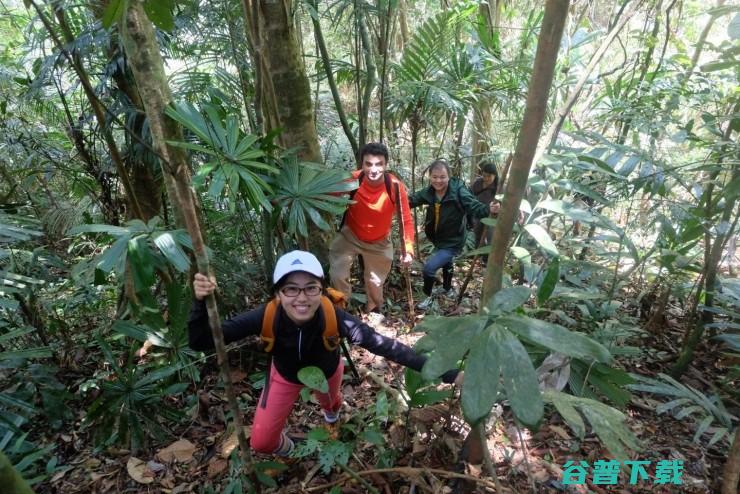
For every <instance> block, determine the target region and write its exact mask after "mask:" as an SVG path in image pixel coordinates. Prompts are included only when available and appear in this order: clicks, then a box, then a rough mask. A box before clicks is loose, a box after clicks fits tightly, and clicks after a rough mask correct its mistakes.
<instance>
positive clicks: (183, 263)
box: [153, 232, 190, 273]
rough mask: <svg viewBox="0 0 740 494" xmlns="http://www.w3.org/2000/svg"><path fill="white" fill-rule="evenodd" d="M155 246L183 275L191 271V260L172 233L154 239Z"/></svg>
mask: <svg viewBox="0 0 740 494" xmlns="http://www.w3.org/2000/svg"><path fill="white" fill-rule="evenodd" d="M153 240H154V245H156V246H157V248H158V249H159V251H160V252H161V253H162V255H163V256H164V257H165V258H166V259H167V260H168V261H169V262H170V264H172V266H173V267H174V268H175V269H176V270H178V271H179V272H181V273H184V272H186V271H187V270H188V269H190V258H189V257H188V256H187V254H185V251H184V250H182V247H181V246H180V244H178V243H177V241H176V237H175V236H174V235H173V234H172V233H171V232H163V233H161V234H159V235H156V236H155V237H153Z"/></svg>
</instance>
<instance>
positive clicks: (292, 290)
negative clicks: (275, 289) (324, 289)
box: [280, 285, 321, 298]
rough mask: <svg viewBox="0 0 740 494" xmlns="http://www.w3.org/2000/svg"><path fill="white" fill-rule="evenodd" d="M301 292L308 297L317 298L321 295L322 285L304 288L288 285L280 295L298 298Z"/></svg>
mask: <svg viewBox="0 0 740 494" xmlns="http://www.w3.org/2000/svg"><path fill="white" fill-rule="evenodd" d="M301 292H303V293H305V294H306V296H307V297H315V296H316V295H319V294H320V293H321V285H308V286H304V287H303V288H301V287H298V286H295V285H288V286H284V287H282V288H281V289H280V293H282V294H283V295H285V296H286V297H291V298H292V297H297V296H298V295H300V293H301Z"/></svg>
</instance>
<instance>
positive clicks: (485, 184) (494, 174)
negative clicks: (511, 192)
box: [470, 161, 498, 263]
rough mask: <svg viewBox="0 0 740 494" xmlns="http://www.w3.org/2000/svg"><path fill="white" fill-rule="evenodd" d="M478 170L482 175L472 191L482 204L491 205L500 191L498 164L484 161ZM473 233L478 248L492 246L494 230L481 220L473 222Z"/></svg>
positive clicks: (472, 186)
mask: <svg viewBox="0 0 740 494" xmlns="http://www.w3.org/2000/svg"><path fill="white" fill-rule="evenodd" d="M478 168H479V169H480V172H481V174H480V176H479V177H476V179H475V180H474V181H473V184H472V185H471V186H470V190H471V192H473V195H475V198H476V199H478V200H479V201H480V202H482V203H483V204H491V203H492V202H493V201H494V200H495V199H496V190H497V189H498V170H497V169H496V164H495V163H492V162H491V161H484V162H483V163H481V164H480V166H479V167H478ZM483 230H485V232H486V234H485V237H484V236H483ZM473 233H474V235H475V245H476V247H482V246H484V245H490V244H491V238H492V237H493V228H491V227H486V225H484V224H483V223H481V222H480V220H479V219H475V220H474V221H473ZM483 259H484V261H483V262H484V263H485V261H486V257H485V256H483Z"/></svg>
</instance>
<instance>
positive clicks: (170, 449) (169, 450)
mask: <svg viewBox="0 0 740 494" xmlns="http://www.w3.org/2000/svg"><path fill="white" fill-rule="evenodd" d="M196 449H197V448H196V447H195V444H193V443H191V442H190V441H188V440H187V439H179V440H177V441H175V442H174V443H172V444H170V445H169V446H167V447H166V448H164V449H160V450H159V451H158V452H157V455H156V456H157V458H159V459H160V460H161V461H163V462H165V463H167V462H170V461H180V462H188V461H190V460H192V459H193V453H195V450H196Z"/></svg>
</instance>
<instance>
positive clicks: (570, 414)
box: [543, 389, 586, 439]
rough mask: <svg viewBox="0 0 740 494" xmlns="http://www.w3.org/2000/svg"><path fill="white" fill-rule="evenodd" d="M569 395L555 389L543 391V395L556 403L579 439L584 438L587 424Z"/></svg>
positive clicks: (556, 407)
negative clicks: (569, 398)
mask: <svg viewBox="0 0 740 494" xmlns="http://www.w3.org/2000/svg"><path fill="white" fill-rule="evenodd" d="M568 396H569V395H566V394H565V393H559V392H556V391H555V390H553V389H548V390H546V391H545V392H544V393H543V397H544V398H545V399H546V400H548V401H550V402H551V403H552V404H553V405H555V409H556V410H557V411H558V413H559V414H560V415H561V416H562V417H563V420H565V423H566V424H568V426H569V427H570V428H571V429H573V432H575V433H576V436H578V438H579V439H583V436H585V435H586V424H585V423H584V422H583V418H582V417H581V414H579V413H578V410H576V409H575V407H573V405H572V404H571V402H570V401H569V400H568Z"/></svg>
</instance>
